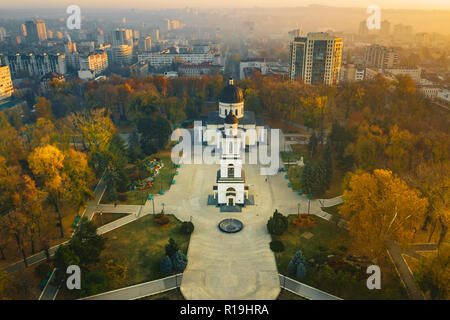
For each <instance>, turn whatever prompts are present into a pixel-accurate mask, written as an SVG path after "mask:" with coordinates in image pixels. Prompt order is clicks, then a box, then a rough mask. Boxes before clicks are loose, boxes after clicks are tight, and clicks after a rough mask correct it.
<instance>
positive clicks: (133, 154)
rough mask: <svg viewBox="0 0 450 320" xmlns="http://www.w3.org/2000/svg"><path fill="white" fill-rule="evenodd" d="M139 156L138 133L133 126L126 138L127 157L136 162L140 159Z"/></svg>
mask: <svg viewBox="0 0 450 320" xmlns="http://www.w3.org/2000/svg"><path fill="white" fill-rule="evenodd" d="M140 154H141V148H140V144H139V133H138V130H137V128H136V126H135V127H134V128H133V131H131V134H130V135H129V136H128V156H129V157H130V159H131V160H132V161H136V159H138V158H139V157H140Z"/></svg>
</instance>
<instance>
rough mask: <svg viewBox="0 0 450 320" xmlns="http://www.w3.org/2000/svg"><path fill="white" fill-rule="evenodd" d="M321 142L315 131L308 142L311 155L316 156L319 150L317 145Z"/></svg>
mask: <svg viewBox="0 0 450 320" xmlns="http://www.w3.org/2000/svg"><path fill="white" fill-rule="evenodd" d="M318 144H319V141H318V140H317V136H316V132H315V131H313V133H312V135H311V138H309V142H308V152H309V154H310V156H311V157H314V156H315V154H316V152H317V145H318Z"/></svg>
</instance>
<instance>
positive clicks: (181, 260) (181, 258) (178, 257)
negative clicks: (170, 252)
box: [172, 251, 187, 272]
mask: <svg viewBox="0 0 450 320" xmlns="http://www.w3.org/2000/svg"><path fill="white" fill-rule="evenodd" d="M172 263H173V269H174V270H175V271H177V272H181V271H184V269H186V266H187V258H186V256H185V255H184V254H183V253H182V252H181V251H177V252H176V253H175V255H174V257H173V258H172Z"/></svg>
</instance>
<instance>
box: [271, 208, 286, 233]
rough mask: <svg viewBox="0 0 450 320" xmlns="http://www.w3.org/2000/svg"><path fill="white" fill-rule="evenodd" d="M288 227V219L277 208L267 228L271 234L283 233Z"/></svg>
mask: <svg viewBox="0 0 450 320" xmlns="http://www.w3.org/2000/svg"><path fill="white" fill-rule="evenodd" d="M287 227H288V221H287V218H286V217H285V216H283V215H282V214H281V213H279V212H278V210H275V212H274V213H273V216H272V217H270V219H269V221H267V230H268V231H269V233H270V234H275V235H278V236H279V235H282V234H283V233H284V231H286V229H287Z"/></svg>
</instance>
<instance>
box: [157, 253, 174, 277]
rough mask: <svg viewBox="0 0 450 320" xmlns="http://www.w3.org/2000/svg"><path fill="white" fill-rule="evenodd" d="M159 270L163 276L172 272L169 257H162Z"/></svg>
mask: <svg viewBox="0 0 450 320" xmlns="http://www.w3.org/2000/svg"><path fill="white" fill-rule="evenodd" d="M160 270H161V272H162V273H164V274H170V273H172V272H173V264H172V259H170V257H169V256H164V258H163V259H162V260H161V265H160Z"/></svg>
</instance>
